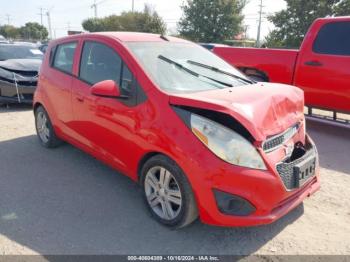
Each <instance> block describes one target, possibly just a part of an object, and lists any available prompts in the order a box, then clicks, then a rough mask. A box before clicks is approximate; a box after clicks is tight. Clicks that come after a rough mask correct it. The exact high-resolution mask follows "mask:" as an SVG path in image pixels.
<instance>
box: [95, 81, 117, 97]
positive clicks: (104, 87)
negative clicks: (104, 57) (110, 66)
mask: <svg viewBox="0 0 350 262" xmlns="http://www.w3.org/2000/svg"><path fill="white" fill-rule="evenodd" d="M91 94H93V95H95V96H101V97H110V98H113V97H120V96H121V94H120V88H119V85H118V84H117V83H116V82H114V81H113V80H104V81H101V82H98V83H96V84H94V85H93V86H92V87H91Z"/></svg>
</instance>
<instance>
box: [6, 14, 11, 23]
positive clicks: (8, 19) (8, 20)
mask: <svg viewBox="0 0 350 262" xmlns="http://www.w3.org/2000/svg"><path fill="white" fill-rule="evenodd" d="M6 18H7V24H8V25H10V15H9V14H6Z"/></svg>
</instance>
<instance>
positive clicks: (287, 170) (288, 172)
mask: <svg viewBox="0 0 350 262" xmlns="http://www.w3.org/2000/svg"><path fill="white" fill-rule="evenodd" d="M315 154H316V149H315V147H314V146H312V145H310V147H309V149H308V150H307V151H306V153H305V154H304V155H303V156H302V157H300V158H298V159H296V160H294V161H292V162H290V160H288V159H287V160H285V161H283V162H281V163H279V164H277V165H276V169H277V172H278V174H279V175H280V177H281V179H282V181H283V184H284V186H285V187H286V188H287V189H288V190H292V189H294V188H297V187H298V180H297V179H298V178H297V177H296V176H295V175H294V166H295V165H297V164H300V163H301V162H302V161H304V160H305V159H307V158H309V157H311V156H312V155H315Z"/></svg>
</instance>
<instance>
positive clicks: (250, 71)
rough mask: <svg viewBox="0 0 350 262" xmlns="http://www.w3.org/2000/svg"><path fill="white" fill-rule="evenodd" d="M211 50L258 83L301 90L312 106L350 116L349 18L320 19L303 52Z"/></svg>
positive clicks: (309, 33) (310, 30) (226, 48)
mask: <svg viewBox="0 0 350 262" xmlns="http://www.w3.org/2000/svg"><path fill="white" fill-rule="evenodd" d="M209 48H211V49H212V51H213V52H214V53H215V54H217V55H218V56H220V57H222V58H223V59H225V60H226V61H227V62H229V63H230V64H232V65H234V66H235V67H237V68H239V69H240V70H242V71H243V72H244V73H245V74H246V75H248V76H250V77H251V78H253V79H255V80H257V81H264V82H265V81H266V82H276V83H284V84H290V85H295V86H297V87H300V88H301V89H303V90H304V92H305V101H306V104H307V105H308V106H310V107H314V108H321V109H326V110H331V111H337V112H345V113H350V70H349V68H350V17H349V16H348V17H328V18H322V19H317V20H316V21H315V22H314V23H313V24H312V26H311V27H310V29H309V31H308V33H307V34H306V36H305V38H304V41H303V43H302V45H301V47H300V50H282V49H264V48H234V47H223V46H220V45H217V46H216V45H212V46H210V47H209ZM335 117H336V115H335Z"/></svg>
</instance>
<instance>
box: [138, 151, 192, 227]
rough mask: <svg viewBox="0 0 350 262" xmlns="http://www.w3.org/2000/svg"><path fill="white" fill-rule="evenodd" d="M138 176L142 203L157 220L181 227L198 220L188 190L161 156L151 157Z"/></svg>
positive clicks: (178, 171) (180, 174) (178, 172)
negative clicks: (143, 200) (139, 177)
mask: <svg viewBox="0 0 350 262" xmlns="http://www.w3.org/2000/svg"><path fill="white" fill-rule="evenodd" d="M141 176H142V177H141V183H142V187H143V190H144V199H145V203H146V205H147V207H148V208H149V210H150V212H151V214H152V215H153V217H154V218H155V219H156V220H157V221H159V222H160V223H162V224H164V225H166V226H169V227H173V228H181V227H184V226H186V225H188V224H190V223H192V222H193V221H194V220H195V219H196V218H197V217H198V211H197V206H196V202H195V199H194V195H193V192H192V189H191V187H190V185H189V183H188V181H187V179H186V177H185V175H184V173H183V171H182V170H181V169H180V168H179V167H178V166H177V165H176V163H175V162H174V161H172V160H171V159H169V158H167V157H165V156H162V155H158V156H155V157H152V158H151V159H150V160H148V161H147V162H146V164H145V165H144V166H143V168H142V171H141Z"/></svg>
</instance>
